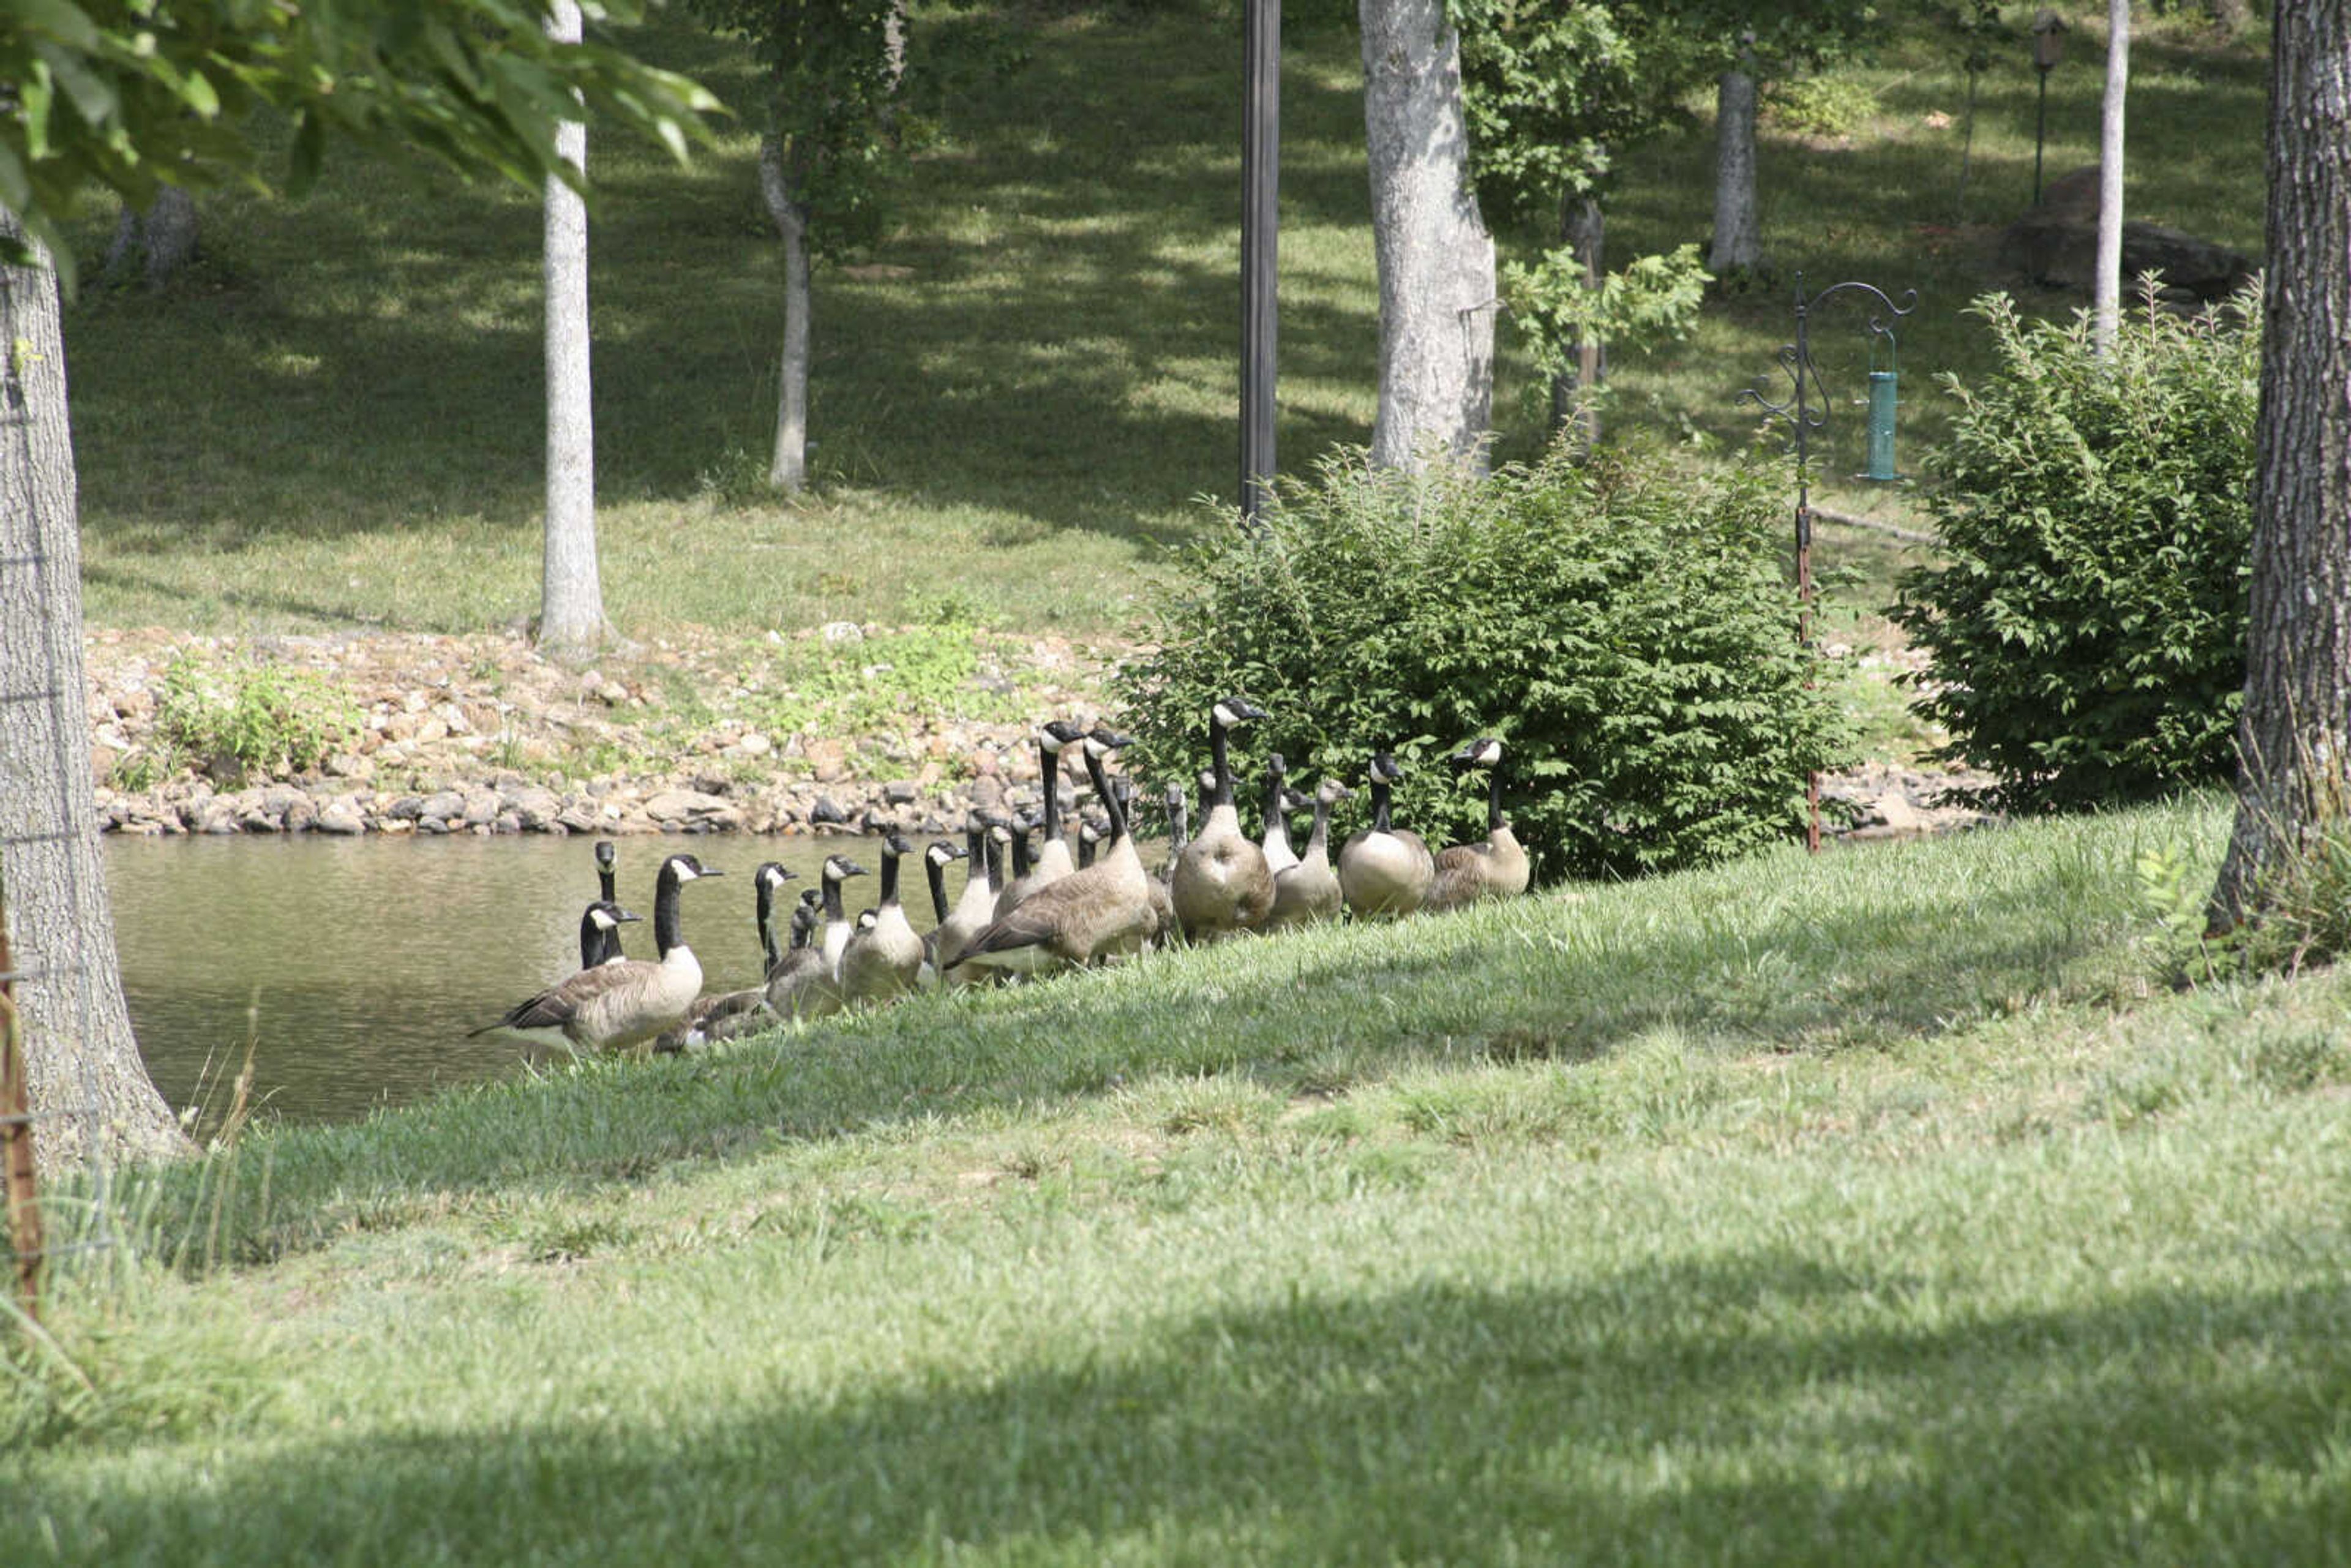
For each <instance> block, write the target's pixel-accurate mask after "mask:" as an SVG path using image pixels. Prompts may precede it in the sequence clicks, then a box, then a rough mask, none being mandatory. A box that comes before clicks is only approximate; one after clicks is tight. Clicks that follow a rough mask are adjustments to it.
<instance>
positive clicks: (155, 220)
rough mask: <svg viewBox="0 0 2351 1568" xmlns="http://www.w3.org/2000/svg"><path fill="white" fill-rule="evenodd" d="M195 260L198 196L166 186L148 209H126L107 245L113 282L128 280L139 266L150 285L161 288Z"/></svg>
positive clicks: (107, 262) (108, 274) (175, 187)
mask: <svg viewBox="0 0 2351 1568" xmlns="http://www.w3.org/2000/svg"><path fill="white" fill-rule="evenodd" d="M195 259H196V199H195V198H194V197H193V196H191V195H190V194H188V193H187V192H185V191H183V190H181V189H180V188H179V187H178V186H176V185H166V186H164V187H163V188H162V190H161V191H158V192H157V193H155V200H154V203H153V204H152V205H151V206H149V207H148V209H147V210H146V211H145V212H143V213H142V212H138V211H135V210H134V209H132V208H131V207H127V206H126V207H124V208H123V209H122V216H121V218H120V220H119V221H118V222H117V223H116V224H115V225H114V238H113V240H112V241H111V242H110V243H109V244H108V246H107V247H106V276H107V278H108V280H109V281H110V282H115V283H121V282H126V281H128V280H129V278H130V276H131V267H133V266H134V265H135V266H136V267H138V268H139V275H140V277H141V280H143V281H144V282H145V283H146V285H147V287H150V288H161V287H163V286H164V285H165V284H167V283H169V282H171V281H172V278H173V277H176V276H178V274H179V272H180V270H181V268H183V267H186V266H187V265H188V264H189V263H190V262H192V261H193V260H195Z"/></svg>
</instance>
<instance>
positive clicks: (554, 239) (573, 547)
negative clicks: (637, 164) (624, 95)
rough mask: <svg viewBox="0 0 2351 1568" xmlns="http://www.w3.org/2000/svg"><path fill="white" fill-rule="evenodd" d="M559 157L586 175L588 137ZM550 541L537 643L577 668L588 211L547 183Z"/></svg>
mask: <svg viewBox="0 0 2351 1568" xmlns="http://www.w3.org/2000/svg"><path fill="white" fill-rule="evenodd" d="M547 26H548V34H549V37H553V38H555V39H557V40H559V41H560V42H565V43H577V42H579V40H580V5H579V0H554V3H553V5H552V7H551V9H550V11H549V16H548V25H547ZM555 148H556V152H557V154H558V155H559V157H561V158H562V159H564V160H565V161H566V162H569V163H570V164H571V165H572V166H573V167H575V168H578V169H581V170H585V169H586V168H587V166H588V127H587V126H586V125H585V124H583V123H581V122H580V121H578V120H567V121H565V122H564V123H562V124H561V125H559V126H558V127H557V128H556V132H555ZM542 272H543V276H544V278H545V283H546V289H547V533H546V548H545V552H544V554H543V556H542V558H541V562H540V571H539V602H538V643H539V646H540V647H541V648H542V649H544V650H546V651H547V652H548V653H551V654H554V655H555V656H557V657H559V658H580V657H585V656H587V655H588V654H590V653H594V652H595V651H596V650H597V649H599V648H601V647H602V646H603V645H604V643H606V641H608V640H609V638H610V636H611V625H610V623H609V622H606V621H605V619H604V590H603V584H602V582H601V580H600V579H599V577H598V574H597V569H596V429H595V418H594V415H593V413H592V411H591V409H590V383H589V358H588V209H587V206H586V204H584V203H583V202H581V200H580V193H578V192H577V191H574V190H573V189H572V188H571V187H570V186H569V185H567V184H565V183H563V182H562V181H560V180H549V181H548V182H547V214H546V250H545V255H544V257H543V260H542Z"/></svg>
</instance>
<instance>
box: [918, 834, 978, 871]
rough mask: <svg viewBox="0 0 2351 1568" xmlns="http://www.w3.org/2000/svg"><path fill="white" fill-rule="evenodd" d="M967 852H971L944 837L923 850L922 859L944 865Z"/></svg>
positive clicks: (956, 859)
mask: <svg viewBox="0 0 2351 1568" xmlns="http://www.w3.org/2000/svg"><path fill="white" fill-rule="evenodd" d="M969 853H971V852H970V851H969V850H967V849H966V848H964V847H963V846H962V845H961V844H951V843H949V842H947V841H946V840H945V839H941V840H939V841H937V842H935V843H934V844H933V845H931V847H930V848H928V849H926V850H925V851H924V852H923V859H924V860H925V861H926V862H929V863H930V864H932V865H935V866H944V865H946V863H947V862H950V861H959V860H961V859H963V858H964V856H966V855H967V854H969Z"/></svg>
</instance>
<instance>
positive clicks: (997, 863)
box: [981, 833, 1004, 893]
mask: <svg viewBox="0 0 2351 1568" xmlns="http://www.w3.org/2000/svg"><path fill="white" fill-rule="evenodd" d="M981 864H982V866H983V867H984V869H985V873H986V875H987V891H988V892H990V893H1001V892H1002V891H1004V846H1003V845H1002V844H1000V843H998V842H997V841H996V835H995V834H994V833H990V834H988V835H987V860H986V861H984V862H981Z"/></svg>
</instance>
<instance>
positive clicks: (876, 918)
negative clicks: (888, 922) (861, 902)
mask: <svg viewBox="0 0 2351 1568" xmlns="http://www.w3.org/2000/svg"><path fill="white" fill-rule="evenodd" d="M881 923H882V912H881V911H880V910H878V909H861V910H859V911H858V912H857V929H858V930H860V931H871V930H872V929H873V927H874V926H876V925H880V924H881Z"/></svg>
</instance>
